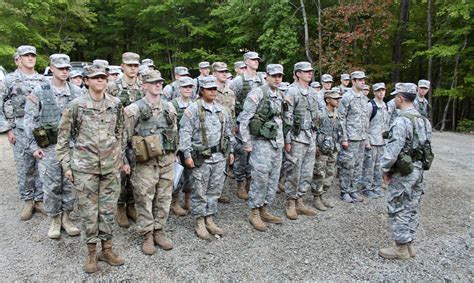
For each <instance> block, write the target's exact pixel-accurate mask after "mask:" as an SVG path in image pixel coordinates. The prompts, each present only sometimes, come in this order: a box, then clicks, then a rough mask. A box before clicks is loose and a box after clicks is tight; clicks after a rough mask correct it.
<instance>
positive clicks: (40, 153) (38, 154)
mask: <svg viewBox="0 0 474 283" xmlns="http://www.w3.org/2000/svg"><path fill="white" fill-rule="evenodd" d="M33 156H34V157H35V158H36V159H42V158H43V157H44V151H43V150H42V149H41V148H40V149H37V150H35V152H33Z"/></svg>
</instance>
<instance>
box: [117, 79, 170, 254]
mask: <svg viewBox="0 0 474 283" xmlns="http://www.w3.org/2000/svg"><path fill="white" fill-rule="evenodd" d="M163 82H164V79H162V78H161V75H160V73H159V72H158V71H156V70H148V72H146V73H144V74H143V85H142V87H143V90H144V93H145V97H144V98H142V99H140V100H138V101H136V102H134V103H132V104H130V105H129V106H127V107H125V109H124V135H123V136H124V142H123V144H122V146H123V148H125V147H128V146H130V145H132V147H133V151H134V153H135V154H134V155H135V156H136V162H137V163H136V166H135V170H134V171H133V174H132V177H131V180H132V184H133V188H134V190H133V193H134V195H135V206H136V209H137V211H138V220H137V221H138V227H139V233H140V235H143V236H144V240H143V247H142V250H143V253H145V254H147V255H152V254H154V253H156V248H155V244H156V245H159V246H160V247H161V248H162V249H164V250H171V249H172V248H173V243H172V242H171V241H170V240H169V239H168V238H167V237H166V235H165V226H166V221H167V219H168V213H169V210H170V203H171V193H172V190H173V178H174V168H173V165H174V160H175V153H176V149H177V145H178V128H177V122H176V110H175V109H174V107H173V105H172V104H171V102H167V101H165V100H163V99H161V92H162V86H163ZM140 144H141V145H140ZM125 156H126V155H125ZM130 161H133V159H130V160H129V159H128V158H127V156H126V158H125V160H124V165H123V171H125V173H126V174H130V165H129V164H128V163H129V162H130Z"/></svg>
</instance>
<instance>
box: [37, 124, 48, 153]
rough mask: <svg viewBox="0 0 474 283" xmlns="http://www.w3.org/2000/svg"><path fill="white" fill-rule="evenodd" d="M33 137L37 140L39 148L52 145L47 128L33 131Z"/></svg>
mask: <svg viewBox="0 0 474 283" xmlns="http://www.w3.org/2000/svg"><path fill="white" fill-rule="evenodd" d="M33 137H34V138H35V141H36V143H37V144H38V146H39V147H41V148H45V147H48V146H49V145H50V143H49V138H48V132H47V131H46V129H45V128H43V127H39V128H36V129H34V130H33Z"/></svg>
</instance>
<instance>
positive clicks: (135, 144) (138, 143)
mask: <svg viewBox="0 0 474 283" xmlns="http://www.w3.org/2000/svg"><path fill="white" fill-rule="evenodd" d="M132 148H133V151H134V153H135V158H136V160H137V162H138V163H143V162H147V161H148V160H149V159H150V157H149V156H148V152H147V148H146V144H145V139H144V138H143V137H141V136H133V137H132Z"/></svg>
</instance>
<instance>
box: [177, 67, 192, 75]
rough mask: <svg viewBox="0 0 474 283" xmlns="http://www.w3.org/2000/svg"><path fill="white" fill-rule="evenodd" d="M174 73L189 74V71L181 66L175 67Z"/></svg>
mask: <svg viewBox="0 0 474 283" xmlns="http://www.w3.org/2000/svg"><path fill="white" fill-rule="evenodd" d="M174 73H175V74H176V75H180V76H189V71H188V68H186V67H181V66H178V67H175V68H174Z"/></svg>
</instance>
